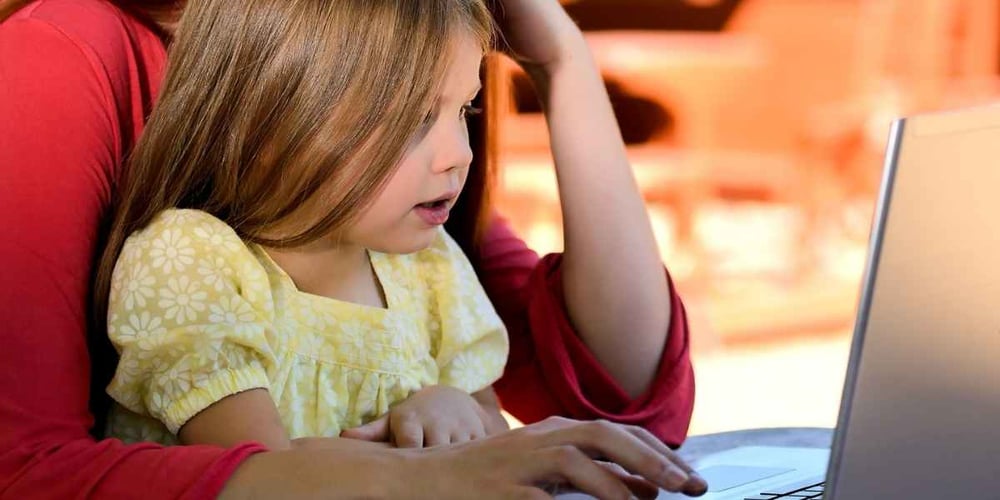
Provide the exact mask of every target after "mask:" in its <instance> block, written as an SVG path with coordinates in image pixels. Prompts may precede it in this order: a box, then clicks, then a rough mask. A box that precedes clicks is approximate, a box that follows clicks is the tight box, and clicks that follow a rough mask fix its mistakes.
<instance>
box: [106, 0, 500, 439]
mask: <svg viewBox="0 0 1000 500" xmlns="http://www.w3.org/2000/svg"><path fill="white" fill-rule="evenodd" d="M463 29H464V30H467V32H468V33H471V34H472V35H474V36H475V37H477V38H478V40H479V41H480V42H481V43H482V47H483V49H484V50H486V49H488V48H489V46H490V44H491V42H492V34H493V31H492V18H491V16H490V13H489V10H488V9H487V8H486V6H485V5H484V3H483V0H420V1H419V2H415V1H413V0H379V1H372V0H338V1H330V0H189V1H188V2H187V5H186V7H185V10H184V14H183V16H182V18H181V20H180V23H179V28H178V32H177V33H176V34H175V36H174V39H173V43H172V46H171V47H170V52H169V57H168V60H169V63H168V69H167V74H166V79H165V82H164V84H163V87H162V90H161V93H160V97H159V101H158V103H157V105H156V106H155V107H154V111H153V113H152V116H151V117H150V119H149V121H148V123H147V125H146V128H145V130H144V132H143V135H142V137H141V138H140V140H139V142H138V144H137V145H136V147H135V149H134V150H133V151H132V154H131V157H130V159H129V160H128V162H127V165H126V166H125V169H124V172H123V175H122V179H121V180H120V183H119V185H118V186H117V190H116V198H115V205H114V208H113V216H112V220H111V224H110V230H109V231H108V233H107V239H106V245H105V248H104V251H103V253H102V255H101V257H100V260H99V262H98V266H97V270H96V274H95V278H94V288H93V303H94V307H93V313H92V314H94V329H93V332H92V335H97V336H100V337H102V338H103V337H104V335H103V332H104V331H105V329H106V324H105V321H106V317H107V306H108V296H109V293H110V288H111V277H112V273H113V271H114V267H115V263H116V261H117V258H118V255H119V254H120V252H121V249H122V246H123V245H124V242H125V240H126V239H127V238H128V236H129V235H130V234H132V233H133V232H135V231H137V230H140V229H142V228H144V227H145V226H147V225H148V224H149V223H150V222H152V220H153V219H154V218H155V217H156V215H157V214H159V213H160V212H162V211H163V210H166V209H169V208H194V209H199V210H204V211H206V212H209V213H211V214H213V215H214V216H216V217H218V218H220V219H221V220H223V221H225V222H226V223H227V224H229V225H230V226H231V227H232V228H233V229H235V230H236V232H237V233H238V234H239V235H240V236H241V237H242V238H243V239H244V240H246V241H249V242H254V243H259V244H262V245H267V246H272V247H295V246H299V245H304V244H307V243H309V242H312V241H314V240H316V239H318V238H320V237H323V236H326V235H328V234H330V233H331V232H333V231H336V230H337V229H339V228H342V227H343V226H344V225H345V224H347V223H349V222H350V221H351V220H352V219H353V218H354V217H356V216H357V215H358V213H359V212H360V211H362V210H363V209H364V208H365V207H366V206H367V204H368V203H370V201H372V199H373V198H374V196H375V194H377V192H378V191H379V190H380V189H381V188H382V186H383V185H384V183H385V182H386V181H387V180H388V178H389V177H390V176H391V174H392V173H393V172H394V170H395V167H396V165H397V164H398V162H399V160H400V159H401V158H402V155H403V154H404V153H405V149H406V147H407V145H408V144H409V141H410V140H411V138H412V137H413V135H414V134H415V133H416V131H417V130H418V129H419V127H420V126H421V124H422V122H423V120H424V119H425V117H426V116H427V115H428V114H429V113H430V111H431V109H432V108H433V106H434V101H435V99H436V98H437V94H438V89H439V85H440V79H441V77H442V75H444V73H445V69H446V66H447V64H448V63H449V60H448V58H447V57H443V55H447V54H449V53H450V52H451V50H450V48H451V43H452V40H454V39H455V34H456V32H457V30H463ZM487 95H488V92H487ZM487 100H488V99H487ZM484 104H485V106H489V103H488V102H485V103H484ZM477 126H479V127H481V130H473V131H472V137H474V138H475V139H474V142H476V144H473V147H474V148H475V150H478V151H484V150H485V149H486V148H488V147H489V141H488V140H487V139H486V137H487V135H488V134H486V133H485V125H477ZM486 156H488V155H486ZM484 160H485V158H484V157H482V155H481V157H480V158H478V159H477V161H476V163H477V165H474V166H473V168H472V169H471V171H470V174H469V179H468V181H467V190H466V192H465V193H464V195H463V197H462V201H461V202H460V206H458V207H456V208H455V212H454V213H456V214H458V216H457V217H455V220H454V221H453V223H452V225H451V227H450V228H449V229H450V230H452V231H455V233H457V234H454V236H455V237H456V239H458V240H459V241H460V244H461V245H462V246H463V248H465V249H466V250H467V251H471V250H472V249H474V248H475V240H476V238H477V236H478V234H480V232H481V226H482V221H483V217H485V216H486V214H487V210H488V209H487V208H486V203H487V200H488V192H489V189H488V186H487V183H488V180H489V178H490V174H489V173H488V171H487V168H483V167H486V166H487V165H486V162H485V161H484ZM317 206H323V207H324V212H325V213H324V215H322V216H320V217H319V218H318V220H315V221H309V223H306V224H297V225H290V223H291V222H292V221H298V220H301V219H303V218H304V217H302V215H304V214H305V213H316V212H315V207H317ZM296 216H298V217H296ZM275 228H281V231H280V232H278V233H275V231H274V230H275ZM104 344H105V346H104V347H103V348H102V347H99V346H98V347H93V346H92V358H94V359H93V360H92V361H93V363H94V366H95V373H94V374H93V376H95V377H96V378H97V379H96V380H94V383H95V385H96V386H97V387H101V384H103V383H105V382H106V380H105V379H106V374H102V373H100V372H102V371H103V369H104V368H106V367H108V366H112V367H113V364H114V362H113V352H112V353H109V352H107V346H106V344H107V342H106V341H105V342H104ZM94 396H96V394H95V395H94ZM100 406H101V405H100V404H96V405H95V411H97V412H98V413H97V415H100V413H99V409H100ZM95 430H97V431H99V430H100V429H95Z"/></svg>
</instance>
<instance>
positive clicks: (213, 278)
mask: <svg viewBox="0 0 1000 500" xmlns="http://www.w3.org/2000/svg"><path fill="white" fill-rule="evenodd" d="M198 275H199V276H201V282H202V283H204V284H205V285H206V286H208V287H209V288H211V289H213V290H215V291H216V292H221V291H223V290H224V289H225V288H226V283H227V282H229V281H230V279H231V278H232V277H233V269H232V267H230V266H228V265H227V264H226V259H223V258H222V257H221V256H214V257H206V258H203V259H200V260H199V261H198Z"/></svg>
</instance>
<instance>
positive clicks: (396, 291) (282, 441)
mask: <svg viewBox="0 0 1000 500" xmlns="http://www.w3.org/2000/svg"><path fill="white" fill-rule="evenodd" d="M490 37H491V17H490V13H489V11H488V10H487V9H486V8H485V7H484V5H483V4H482V3H481V0H422V1H421V2H412V1H408V0H396V1H380V2H371V1H370V0H338V1H323V0H300V1H295V2H290V1H287V0H254V1H250V2H247V1H229V0H192V1H190V2H188V6H187V10H186V11H185V14H184V17H183V18H182V20H181V23H180V26H179V31H178V35H177V38H176V39H175V41H174V46H173V47H172V49H171V63H170V67H169V70H168V74H167V78H166V83H165V86H164V88H163V89H162V91H161V97H160V100H159V104H158V107H157V108H156V110H155V111H154V113H153V115H152V117H151V118H150V121H149V124H148V125H147V127H146V130H145V133H144V136H143V137H142V138H141V140H140V141H139V143H138V145H137V147H136V149H135V151H134V153H133V157H132V159H131V163H130V165H129V168H128V170H127V174H126V179H125V181H124V185H123V186H122V190H121V192H122V195H121V200H120V203H119V205H118V207H117V210H116V214H115V217H114V222H113V226H112V230H111V236H110V241H109V244H108V247H107V251H106V252H105V254H104V255H103V258H102V262H101V267H100V269H99V272H98V282H97V286H98V289H97V294H98V297H103V296H107V295H109V297H110V298H109V299H108V302H107V304H106V306H99V307H106V312H107V318H108V334H109V336H110V338H111V340H112V343H113V344H114V345H115V347H116V348H117V350H118V351H119V353H120V355H121V361H120V362H119V365H118V368H117V372H116V374H115V377H114V379H113V381H112V382H111V385H110V386H109V387H108V392H109V394H110V395H111V396H112V397H113V398H114V399H115V400H116V401H117V403H118V405H116V408H115V409H114V410H113V412H112V414H111V417H110V419H109V423H108V432H109V434H110V435H113V436H118V437H121V438H123V439H124V440H126V441H139V440H152V441H159V442H164V443H176V442H178V441H179V442H183V443H214V444H222V445H231V444H234V443H238V442H241V441H246V440H255V441H259V442H262V443H264V444H265V445H268V446H270V447H272V448H277V449H280V448H287V447H290V446H292V445H302V446H305V445H314V444H317V443H318V445H320V446H327V445H330V446H332V444H331V442H325V441H323V440H319V441H317V440H303V439H299V438H307V437H336V436H339V435H340V434H341V433H342V432H343V431H345V430H348V429H351V428H354V427H357V426H360V425H362V424H366V423H369V422H371V421H372V420H374V419H377V418H379V417H380V416H383V415H385V417H384V418H383V420H382V422H383V424H384V425H383V426H382V427H383V428H384V432H383V433H384V434H387V436H386V438H391V439H392V440H393V441H394V442H395V443H396V444H397V445H400V446H434V445H439V444H447V443H453V442H461V441H466V440H469V439H475V438H478V437H481V436H484V435H486V434H489V433H492V432H494V431H497V430H500V429H503V428H505V424H504V423H503V419H502V418H501V417H500V415H499V410H498V409H497V405H496V402H495V398H494V397H493V396H492V389H491V384H492V383H493V382H494V381H495V380H496V379H498V378H499V377H500V375H501V373H502V371H503V365H504V362H505V361H506V357H507V349H508V345H507V337H506V332H505V330H504V328H503V325H502V323H501V321H500V319H499V317H498V316H497V315H496V313H495V312H494V310H493V308H492V306H491V305H490V302H489V301H488V299H487V298H486V296H485V293H484V292H483V290H482V288H481V286H480V284H479V282H478V281H477V279H476V276H475V274H474V272H473V270H472V268H471V266H470V264H469V263H468V262H467V260H466V259H465V257H464V255H463V253H462V251H461V250H460V249H459V248H458V246H457V245H456V244H455V243H454V241H453V240H452V239H451V238H450V237H449V236H448V235H447V234H446V233H445V232H444V231H443V229H442V228H441V225H442V224H443V223H444V222H445V221H446V220H447V219H448V215H449V209H450V208H451V206H452V205H453V204H454V203H455V200H456V198H457V197H458V195H459V193H460V191H461V190H462V187H463V185H464V183H465V179H466V176H467V173H468V167H469V164H470V162H471V159H472V158H471V156H472V153H471V151H470V148H469V144H468V135H467V129H466V123H465V118H466V116H467V115H468V114H469V113H470V112H472V111H474V110H473V108H472V107H471V101H472V100H473V98H474V97H475V95H476V93H477V92H478V89H479V86H480V82H479V67H480V62H481V59H482V57H483V54H484V51H485V50H486V49H487V48H488V46H489V44H490ZM369 430H370V426H369ZM346 435H348V436H349V435H350V433H349V432H348V433H347V434H346ZM364 437H366V438H370V437H371V436H364ZM327 441H329V440H327Z"/></svg>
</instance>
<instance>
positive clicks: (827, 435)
mask: <svg viewBox="0 0 1000 500" xmlns="http://www.w3.org/2000/svg"><path fill="white" fill-rule="evenodd" d="M832 441H833V429H826V428H818V427H785V428H775V429H746V430H739V431H732V432H720V433H718V434H705V435H701V436H691V437H689V438H688V439H687V441H686V442H685V443H684V445H683V446H681V448H680V450H678V453H679V454H680V456H681V457H682V458H684V459H685V460H687V461H688V462H689V463H690V462H694V461H697V460H699V459H701V458H702V457H704V456H706V455H709V454H712V453H718V452H720V451H726V450H731V449H733V448H738V447H740V446H790V447H803V448H829V447H830V444H831V443H832Z"/></svg>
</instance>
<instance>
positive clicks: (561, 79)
mask: <svg viewBox="0 0 1000 500" xmlns="http://www.w3.org/2000/svg"><path fill="white" fill-rule="evenodd" d="M529 72H530V73H531V75H532V78H533V80H534V82H535V85H536V87H537V89H538V91H539V94H540V95H541V97H542V100H543V106H544V109H545V113H546V119H547V121H548V124H549V130H550V135H551V144H552V152H553V157H554V159H555V164H556V174H557V177H558V181H559V194H560V200H561V205H562V211H563V219H564V233H565V255H564V260H563V285H564V290H565V297H566V306H567V308H568V313H569V316H570V318H571V320H572V321H573V324H574V327H575V328H576V330H577V331H578V332H579V335H580V336H581V338H582V339H583V341H584V342H585V343H586V344H587V345H588V347H589V348H590V349H591V350H592V351H593V352H594V355H595V356H596V357H597V359H598V360H599V361H600V362H601V363H602V364H603V365H604V366H605V367H606V368H607V369H608V371H609V372H610V373H611V375H612V376H614V377H615V379H617V380H618V382H619V383H620V384H621V386H622V387H623V388H624V389H625V391H626V392H628V393H629V394H630V395H632V396H636V395H638V394H640V393H641V392H643V391H644V390H645V389H646V388H647V387H648V385H649V383H650V382H651V381H652V379H653V377H654V376H655V374H656V371H657V367H658V363H659V360H660V355H661V353H662V350H663V346H664V343H665V341H666V335H667V330H668V325H669V324H670V314H671V311H670V305H669V304H670V300H669V293H670V292H669V289H668V284H667V280H666V276H665V273H664V271H663V264H662V262H661V260H660V256H659V251H658V248H657V244H656V240H655V238H654V236H653V232H652V227H651V224H650V221H649V216H648V214H647V212H646V207H645V204H644V202H643V199H642V196H641V194H640V192H639V189H638V186H637V184H636V181H635V177H634V175H633V173H632V169H631V167H630V165H629V163H628V160H627V157H626V155H625V145H624V142H623V140H622V138H621V132H620V130H619V129H618V125H617V122H616V121H615V116H614V113H613V111H612V108H611V104H610V101H609V98H608V95H607V91H606V90H605V88H604V84H603V82H602V80H601V77H600V74H599V72H598V70H597V68H596V64H595V63H594V61H593V58H592V56H591V54H590V52H589V49H588V48H587V46H586V43H585V42H584V40H583V38H582V36H581V37H579V38H576V39H572V41H571V42H568V47H567V49H566V50H565V51H564V56H563V57H561V58H560V59H559V61H558V63H557V64H553V65H552V66H550V67H547V68H541V67H536V68H531V69H529Z"/></svg>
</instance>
